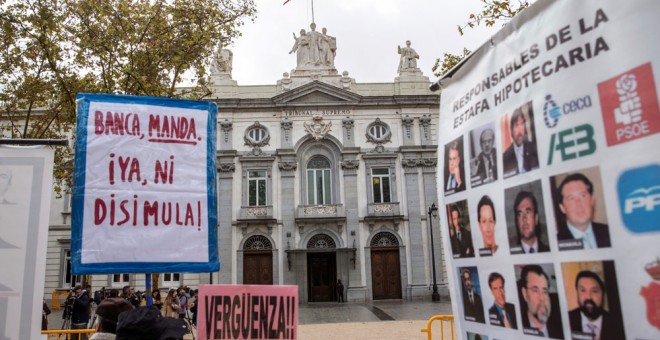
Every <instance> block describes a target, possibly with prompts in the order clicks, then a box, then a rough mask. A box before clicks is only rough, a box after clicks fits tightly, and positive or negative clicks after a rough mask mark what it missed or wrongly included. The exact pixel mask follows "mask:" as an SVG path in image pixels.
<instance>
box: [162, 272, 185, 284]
mask: <svg viewBox="0 0 660 340" xmlns="http://www.w3.org/2000/svg"><path fill="white" fill-rule="evenodd" d="M180 283H181V274H179V273H164V274H163V286H165V287H178V286H179V285H180Z"/></svg>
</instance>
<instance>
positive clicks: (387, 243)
mask: <svg viewBox="0 0 660 340" xmlns="http://www.w3.org/2000/svg"><path fill="white" fill-rule="evenodd" d="M398 245H399V240H398V239H397V238H396V236H394V235H393V234H392V233H389V232H386V231H383V232H380V233H378V234H376V235H374V237H373V238H372V239H371V246H372V247H393V246H394V247H395V246H398Z"/></svg>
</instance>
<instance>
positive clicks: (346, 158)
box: [337, 148, 366, 302]
mask: <svg viewBox="0 0 660 340" xmlns="http://www.w3.org/2000/svg"><path fill="white" fill-rule="evenodd" d="M358 153H359V148H346V149H345V150H344V153H343V154H342V158H343V160H342V162H341V168H342V170H343V171H344V194H345V197H346V201H345V202H344V205H345V207H346V228H344V230H345V232H346V247H347V248H353V247H355V248H357V250H356V252H355V254H346V255H348V262H349V263H348V268H347V271H346V275H344V273H343V272H340V273H339V276H341V277H342V280H343V281H344V282H345V285H346V300H347V301H357V302H364V301H366V287H365V286H364V285H362V264H363V263H365V261H363V260H362V254H363V253H362V251H361V250H362V247H363V242H364V241H363V238H364V235H362V234H361V233H360V230H361V228H359V226H360V218H359V215H358V204H359V202H358V188H359V187H361V186H359V185H358V182H357V171H358V169H359V167H360V161H359V160H358V159H357V155H358ZM353 256H355V257H354V260H353V261H355V263H353V261H351V260H350V258H353ZM337 268H342V266H340V265H339V264H338V266H337Z"/></svg>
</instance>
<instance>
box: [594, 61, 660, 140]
mask: <svg viewBox="0 0 660 340" xmlns="http://www.w3.org/2000/svg"><path fill="white" fill-rule="evenodd" d="M598 95H599V97H600V106H601V110H602V113H603V122H604V124H605V136H606V139H607V145H608V146H612V145H617V144H621V143H625V142H629V141H631V140H635V139H638V138H642V137H645V136H649V135H652V134H655V133H658V132H660V106H659V105H658V98H657V94H656V89H655V81H654V80H653V69H652V68H651V63H646V64H643V65H640V66H638V67H635V68H633V69H631V70H628V71H626V72H624V73H622V74H619V75H617V76H615V77H614V78H610V79H609V80H606V81H604V82H602V83H599V84H598Z"/></svg>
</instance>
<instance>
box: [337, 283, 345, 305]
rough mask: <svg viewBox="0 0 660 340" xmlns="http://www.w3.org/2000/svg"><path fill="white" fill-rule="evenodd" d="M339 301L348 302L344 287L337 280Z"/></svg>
mask: <svg viewBox="0 0 660 340" xmlns="http://www.w3.org/2000/svg"><path fill="white" fill-rule="evenodd" d="M337 301H338V302H346V301H344V285H343V284H342V283H341V280H337Z"/></svg>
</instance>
